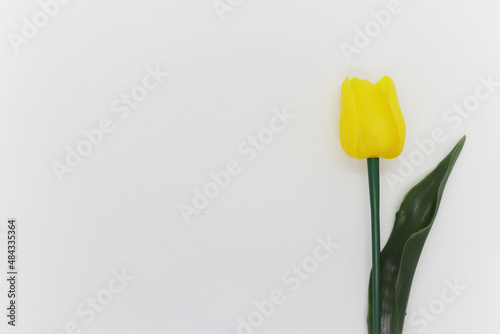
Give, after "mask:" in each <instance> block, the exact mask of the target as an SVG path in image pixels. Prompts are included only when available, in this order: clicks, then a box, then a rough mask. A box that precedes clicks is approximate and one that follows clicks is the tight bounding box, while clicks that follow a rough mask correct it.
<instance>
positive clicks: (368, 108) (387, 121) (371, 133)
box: [340, 76, 406, 159]
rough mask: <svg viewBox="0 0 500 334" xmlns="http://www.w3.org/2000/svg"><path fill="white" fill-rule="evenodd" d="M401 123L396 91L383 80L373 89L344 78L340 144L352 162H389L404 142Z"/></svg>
mask: <svg viewBox="0 0 500 334" xmlns="http://www.w3.org/2000/svg"><path fill="white" fill-rule="evenodd" d="M405 133H406V128H405V121H404V119H403V114H402V113H401V108H400V107H399V103H398V97H397V95H396V87H395V86H394V82H393V81H392V79H391V78H389V77H387V76H385V77H383V78H382V79H380V80H379V81H378V82H377V83H376V84H375V85H374V84H372V83H371V82H369V81H368V80H361V79H358V78H353V79H349V77H347V78H346V79H345V80H344V83H343V84H342V102H341V115H340V143H341V144H342V148H343V149H344V151H345V152H346V153H347V155H349V156H350V157H353V158H356V159H366V158H378V157H381V158H386V159H393V158H396V157H397V156H398V155H400V154H401V151H402V150H403V146H404V142H405Z"/></svg>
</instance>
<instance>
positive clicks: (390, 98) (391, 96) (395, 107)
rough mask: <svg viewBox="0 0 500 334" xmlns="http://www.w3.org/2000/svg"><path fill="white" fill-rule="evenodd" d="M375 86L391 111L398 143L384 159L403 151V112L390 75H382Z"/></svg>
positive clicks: (404, 128)
mask: <svg viewBox="0 0 500 334" xmlns="http://www.w3.org/2000/svg"><path fill="white" fill-rule="evenodd" d="M375 87H376V88H377V89H379V91H380V92H381V93H382V96H383V98H384V99H385V101H386V103H387V104H388V105H389V107H390V109H391V111H392V118H393V119H394V121H395V123H396V128H397V134H398V136H397V138H398V144H397V145H394V146H393V148H392V149H391V150H390V152H388V153H387V154H386V156H384V158H386V159H393V158H396V157H397V156H399V155H400V154H401V152H402V151H403V147H404V144H405V137H406V126H405V121H404V118H403V113H402V112H401V107H400V106H399V102H398V96H397V93H396V86H395V85H394V81H392V79H391V78H390V77H388V76H384V77H383V78H382V79H380V80H379V81H378V82H377V83H376V84H375Z"/></svg>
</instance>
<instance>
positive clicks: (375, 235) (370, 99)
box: [340, 76, 406, 334]
mask: <svg viewBox="0 0 500 334" xmlns="http://www.w3.org/2000/svg"><path fill="white" fill-rule="evenodd" d="M405 133H406V128H405V122H404V119H403V115H402V113H401V108H400V107H399V103H398V97H397V95H396V88H395V86H394V82H393V81H392V79H391V78H389V77H387V76H385V77H383V78H382V79H380V80H379V81H378V82H377V83H376V84H372V83H371V82H369V81H368V80H361V79H358V78H353V79H349V77H347V78H346V79H345V80H344V83H343V84H342V98H341V115H340V143H341V145H342V148H343V149H344V151H345V152H346V153H347V155H349V156H350V157H352V158H355V159H367V162H368V184H369V189H370V204H371V205H370V206H371V229H372V266H373V267H372V287H371V288H372V289H371V293H372V295H371V299H372V305H371V307H372V323H371V325H372V327H371V328H372V330H373V333H374V334H380V332H381V297H380V215H379V211H380V182H379V157H381V158H386V159H393V158H396V157H397V156H398V155H400V154H401V151H402V150H403V146H404V142H405Z"/></svg>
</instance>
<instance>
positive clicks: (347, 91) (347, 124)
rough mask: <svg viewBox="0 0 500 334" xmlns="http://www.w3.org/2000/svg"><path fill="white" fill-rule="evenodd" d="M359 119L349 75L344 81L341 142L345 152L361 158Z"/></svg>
mask: <svg viewBox="0 0 500 334" xmlns="http://www.w3.org/2000/svg"><path fill="white" fill-rule="evenodd" d="M358 136H359V120H358V114H357V111H356V100H355V98H354V92H353V91H352V87H351V82H350V80H349V77H347V78H345V80H344V82H343V83H342V94H341V112H340V143H341V145H342V148H343V149H344V151H345V153H347V155H349V156H350V157H352V158H355V159H361V158H362V157H360V156H359V155H358V150H357V146H358Z"/></svg>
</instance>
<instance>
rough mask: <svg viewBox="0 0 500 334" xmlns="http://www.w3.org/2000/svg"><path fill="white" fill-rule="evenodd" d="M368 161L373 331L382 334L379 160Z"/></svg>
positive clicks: (370, 159) (375, 333) (371, 159)
mask: <svg viewBox="0 0 500 334" xmlns="http://www.w3.org/2000/svg"><path fill="white" fill-rule="evenodd" d="M367 160H368V184H369V186H370V206H371V221H372V224H371V225H372V310H373V312H372V329H373V334H380V322H381V316H380V307H381V300H380V182H379V159H378V158H369V159H367Z"/></svg>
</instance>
